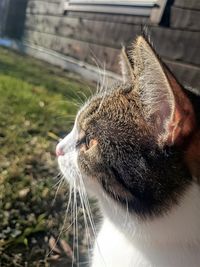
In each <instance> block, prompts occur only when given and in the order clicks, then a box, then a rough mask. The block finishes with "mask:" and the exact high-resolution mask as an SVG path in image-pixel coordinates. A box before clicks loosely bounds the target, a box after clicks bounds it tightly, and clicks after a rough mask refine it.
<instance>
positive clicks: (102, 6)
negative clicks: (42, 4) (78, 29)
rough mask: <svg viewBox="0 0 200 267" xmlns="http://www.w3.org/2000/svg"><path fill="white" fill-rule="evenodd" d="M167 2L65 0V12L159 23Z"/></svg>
mask: <svg viewBox="0 0 200 267" xmlns="http://www.w3.org/2000/svg"><path fill="white" fill-rule="evenodd" d="M166 3H167V0H65V2H64V11H65V12H67V11H73V12H91V13H108V14H123V15H135V16H144V17H150V19H151V21H152V22H154V23H159V22H160V20H161V17H162V14H163V11H164V8H165V5H166Z"/></svg>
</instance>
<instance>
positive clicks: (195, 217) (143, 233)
mask: <svg viewBox="0 0 200 267" xmlns="http://www.w3.org/2000/svg"><path fill="white" fill-rule="evenodd" d="M120 63H121V69H122V80H123V82H122V83H121V84H118V85H116V86H115V87H113V88H110V89H106V90H104V91H103V90H102V91H100V92H98V93H96V94H95V95H94V96H93V97H92V98H91V99H89V100H88V102H87V103H86V104H85V105H84V106H83V107H82V108H81V110H80V111H79V112H78V114H77V116H76V120H75V123H74V127H73V129H72V131H71V132H70V133H69V134H68V135H67V136H66V137H65V138H64V139H63V140H62V141H61V142H60V143H59V144H58V145H57V148H56V153H57V155H58V162H59V166H60V169H61V171H62V172H63V174H64V175H65V177H66V178H67V179H68V181H69V183H70V184H71V185H72V186H74V184H76V186H77V187H84V186H85V187H86V190H87V191H88V193H89V194H91V195H92V196H95V197H96V198H97V199H98V201H99V205H100V209H101V211H102V214H103V222H102V226H101V229H100V231H99V233H98V236H97V239H96V243H95V246H94V251H93V259H92V265H91V266H92V267H104V266H106V267H197V266H200V186H199V182H200V128H199V121H200V116H199V115H200V96H199V95H198V94H197V92H196V91H195V90H186V89H184V88H183V87H182V86H181V84H180V83H179V82H178V81H177V80H176V78H175V76H174V75H173V74H172V72H171V71H170V70H169V69H168V68H167V67H166V66H165V64H164V63H163V62H162V61H161V59H160V58H159V56H158V55H157V54H156V52H155V51H154V49H153V47H152V45H151V44H150V42H149V41H148V39H147V38H145V37H144V36H139V37H138V38H137V39H136V40H135V42H134V44H133V47H132V49H131V51H130V52H129V53H127V52H126V51H125V49H123V50H122V53H121V62H120Z"/></svg>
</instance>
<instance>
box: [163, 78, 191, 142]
mask: <svg viewBox="0 0 200 267" xmlns="http://www.w3.org/2000/svg"><path fill="white" fill-rule="evenodd" d="M167 76H168V78H169V81H170V84H171V88H172V90H173V93H174V98H175V105H174V111H173V115H172V119H171V121H170V122H169V124H168V136H167V143H168V145H173V144H180V143H182V142H183V141H184V139H185V138H186V137H187V136H189V135H190V134H191V133H192V132H193V131H194V129H195V126H196V119H195V114H194V109H193V107H192V104H191V102H190V100H189V99H188V97H187V96H186V94H185V93H184V92H183V90H182V88H181V87H180V85H179V84H178V83H177V82H176V80H175V78H174V77H173V76H172V75H171V74H170V73H167Z"/></svg>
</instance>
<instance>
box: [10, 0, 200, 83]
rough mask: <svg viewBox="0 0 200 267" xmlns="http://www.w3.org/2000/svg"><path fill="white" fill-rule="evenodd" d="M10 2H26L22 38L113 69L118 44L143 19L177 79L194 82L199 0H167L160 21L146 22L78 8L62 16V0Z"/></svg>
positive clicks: (199, 49)
mask: <svg viewBox="0 0 200 267" xmlns="http://www.w3.org/2000/svg"><path fill="white" fill-rule="evenodd" d="M14 1H15V2H22V1H27V7H26V14H25V15H26V17H25V20H24V22H23V34H21V39H23V40H25V41H28V42H30V43H32V44H35V45H39V46H42V47H45V48H49V49H52V50H55V51H57V52H60V53H62V54H65V55H68V56H71V57H74V58H76V59H79V60H81V61H85V62H87V63H90V64H94V65H95V64H99V65H102V66H104V63H105V64H106V68H107V69H108V70H111V71H114V72H117V73H119V66H118V55H119V51H120V48H121V46H122V44H124V45H128V46H130V45H131V42H132V40H133V39H134V38H135V37H136V36H137V35H138V34H140V32H141V25H144V24H148V25H149V33H150V35H151V40H152V42H153V44H154V46H155V48H156V50H157V52H158V53H159V54H160V56H161V57H162V58H163V59H164V60H165V62H166V63H167V65H168V66H169V67H170V68H171V69H172V70H173V71H174V72H175V73H176V75H177V77H178V79H179V80H180V81H181V82H184V83H186V84H188V85H190V86H193V87H198V86H199V82H198V81H199V79H200V1H199V0H174V1H171V2H173V4H172V5H171V6H170V7H169V8H168V10H167V11H166V13H165V15H164V19H163V20H162V22H161V25H160V26H153V25H151V24H150V22H149V20H148V18H145V17H136V16H122V15H108V14H107V15H105V14H92V13H80V12H79V13H77V12H68V13H67V14H66V15H63V9H62V4H61V3H62V0H14ZM18 35H19V34H18Z"/></svg>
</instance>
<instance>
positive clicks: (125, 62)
mask: <svg viewBox="0 0 200 267" xmlns="http://www.w3.org/2000/svg"><path fill="white" fill-rule="evenodd" d="M120 66H121V73H122V80H123V83H127V82H133V80H134V69H133V66H132V63H131V62H130V60H129V58H128V55H127V53H126V50H125V47H122V50H121V54H120Z"/></svg>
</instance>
